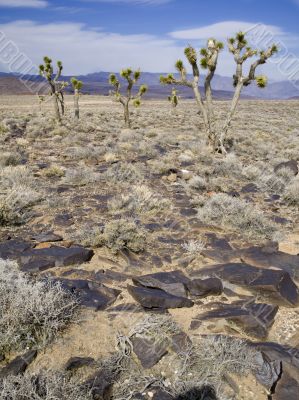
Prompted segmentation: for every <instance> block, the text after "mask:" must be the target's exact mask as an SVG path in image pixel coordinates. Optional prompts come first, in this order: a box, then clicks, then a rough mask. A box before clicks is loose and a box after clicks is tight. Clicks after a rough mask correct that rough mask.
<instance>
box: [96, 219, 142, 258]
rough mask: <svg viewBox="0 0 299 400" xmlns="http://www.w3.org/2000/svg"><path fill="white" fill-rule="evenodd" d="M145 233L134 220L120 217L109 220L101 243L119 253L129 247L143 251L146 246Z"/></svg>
mask: <svg viewBox="0 0 299 400" xmlns="http://www.w3.org/2000/svg"><path fill="white" fill-rule="evenodd" d="M145 239H146V237H145V233H144V231H143V229H141V228H140V227H138V225H137V224H136V223H135V221H133V220H128V219H118V220H115V221H111V222H108V223H107V224H106V225H105V227H104V230H103V233H102V235H101V238H100V240H101V243H102V244H103V245H105V246H107V247H108V248H109V249H111V250H112V252H113V253H117V252H118V251H120V250H123V249H128V250H131V251H133V252H136V253H138V252H140V251H143V250H144V248H145Z"/></svg>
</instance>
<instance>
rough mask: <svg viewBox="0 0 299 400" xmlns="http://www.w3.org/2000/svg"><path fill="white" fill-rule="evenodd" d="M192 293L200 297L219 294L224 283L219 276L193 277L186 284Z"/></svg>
mask: <svg viewBox="0 0 299 400" xmlns="http://www.w3.org/2000/svg"><path fill="white" fill-rule="evenodd" d="M186 287H187V289H188V291H189V292H190V294H191V295H193V296H198V297H207V296H219V295H220V294H221V293H222V292H223V285H222V282H221V280H220V279H218V278H208V279H193V280H192V281H190V282H188V283H187V284H186Z"/></svg>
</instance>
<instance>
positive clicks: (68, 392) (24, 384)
mask: <svg viewBox="0 0 299 400" xmlns="http://www.w3.org/2000/svg"><path fill="white" fill-rule="evenodd" d="M0 398H1V399H5V400H25V399H31V400H88V399H92V396H91V394H90V393H89V392H88V390H87V389H86V388H84V387H83V386H82V385H79V384H78V382H76V381H75V380H71V379H70V378H69V377H68V376H66V375H63V374H62V373H58V372H51V371H43V373H41V374H39V375H31V374H29V373H26V374H25V375H18V376H9V377H8V378H5V379H4V380H2V381H0Z"/></svg>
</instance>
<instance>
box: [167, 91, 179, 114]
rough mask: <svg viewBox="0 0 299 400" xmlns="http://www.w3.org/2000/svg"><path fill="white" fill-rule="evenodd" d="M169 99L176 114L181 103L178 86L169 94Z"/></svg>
mask: <svg viewBox="0 0 299 400" xmlns="http://www.w3.org/2000/svg"><path fill="white" fill-rule="evenodd" d="M168 101H169V102H170V104H171V110H172V113H173V114H176V108H177V105H178V104H179V96H178V92H177V90H176V88H172V91H171V94H170V96H168Z"/></svg>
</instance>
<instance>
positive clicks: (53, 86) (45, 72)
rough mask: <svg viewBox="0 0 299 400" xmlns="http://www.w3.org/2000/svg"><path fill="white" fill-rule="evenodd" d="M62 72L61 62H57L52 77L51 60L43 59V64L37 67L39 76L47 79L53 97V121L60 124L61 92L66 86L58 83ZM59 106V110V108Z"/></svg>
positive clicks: (61, 112) (62, 103)
mask: <svg viewBox="0 0 299 400" xmlns="http://www.w3.org/2000/svg"><path fill="white" fill-rule="evenodd" d="M62 70H63V66H62V62H61V61H57V72H56V74H55V75H54V70H53V66H52V60H51V59H50V58H49V57H44V64H41V65H40V66H39V72H40V75H41V76H43V77H44V78H45V79H47V81H48V83H49V86H50V95H51V96H53V103H54V113H55V119H56V120H57V121H58V122H61V115H64V94H63V91H64V89H65V87H66V86H67V85H68V83H67V82H63V81H59V78H60V77H61V73H62ZM59 106H60V108H59Z"/></svg>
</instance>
